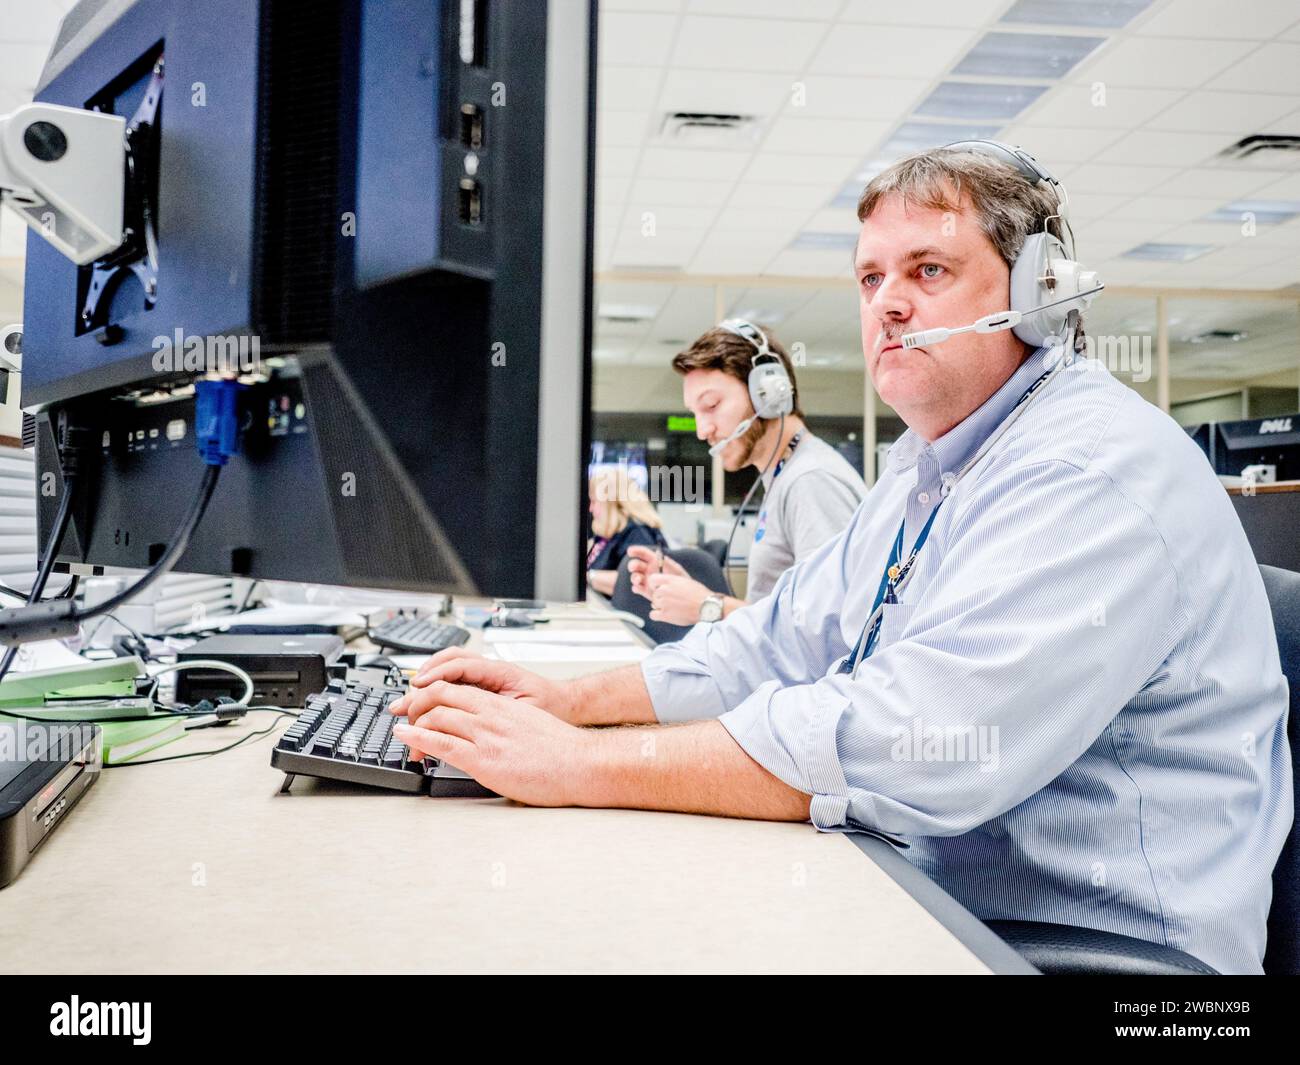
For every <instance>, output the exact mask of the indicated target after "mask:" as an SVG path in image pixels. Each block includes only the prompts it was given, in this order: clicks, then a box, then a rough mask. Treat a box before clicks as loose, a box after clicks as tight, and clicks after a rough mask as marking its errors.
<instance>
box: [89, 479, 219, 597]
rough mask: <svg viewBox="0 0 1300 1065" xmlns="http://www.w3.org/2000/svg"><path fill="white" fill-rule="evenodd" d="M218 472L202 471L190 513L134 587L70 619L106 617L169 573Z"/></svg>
mask: <svg viewBox="0 0 1300 1065" xmlns="http://www.w3.org/2000/svg"><path fill="white" fill-rule="evenodd" d="M221 469H222V468H221V467H220V466H218V465H215V464H212V465H209V466H208V467H207V469H206V470H205V471H204V473H203V481H202V483H201V484H200V485H199V494H198V495H197V496H196V497H195V499H194V502H193V504H191V506H190V511H189V513H188V514H186V515H185V520H184V521H183V522H181V526H180V528H179V529H177V530H176V535H175V537H174V538H173V539H172V542H171V544H170V545H169V546H168V548H167V550H166V551H164V552H163V555H162V558H160V559H159V560H158V561H157V562H155V563H154V564H153V566H152V567H151V568H150V569H149V571H148V572H147V573H145V575H144V576H143V577H141V578H140V579H139V580H138V581H136V582H135V584H133V585H131V586H130V587H129V588H124V589H122V591H120V592H118V593H117V595H115V596H112V597H111V598H108V599H105V600H104V601H103V602H102V603H97V604H96V605H95V606H93V607H89V608H87V609H85V610H79V611H77V612H76V613H75V614H74V615H73V620H75V621H88V620H89V619H90V618H94V617H99V616H100V615H101V614H108V613H110V612H112V611H114V610H116V609H117V608H118V607H120V606H122V605H123V604H124V603H127V602H129V601H130V600H131V599H133V598H134V597H135V596H137V595H139V594H140V593H141V592H142V591H144V590H145V589H146V588H148V587H149V585H151V584H153V583H154V581H156V580H158V578H159V577H162V576H164V575H165V574H167V573H168V572H170V570H171V568H172V567H173V566H175V565H176V563H177V561H178V560H179V559H180V557H181V555H183V554H184V553H185V549H186V548H187V547H188V546H189V544H190V537H191V536H193V535H194V530H195V529H196V528H198V524H199V522H200V521H202V520H203V512H204V511H205V510H207V509H208V503H209V502H210V501H211V499H212V493H213V491H214V490H215V489H216V487H217V478H218V477H220V476H221Z"/></svg>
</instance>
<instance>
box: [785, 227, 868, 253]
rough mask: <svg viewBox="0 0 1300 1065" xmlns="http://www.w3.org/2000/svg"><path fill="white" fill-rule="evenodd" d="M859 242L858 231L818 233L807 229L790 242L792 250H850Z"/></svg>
mask: <svg viewBox="0 0 1300 1065" xmlns="http://www.w3.org/2000/svg"><path fill="white" fill-rule="evenodd" d="M857 243H858V236H857V234H856V233H818V232H815V231H813V230H806V231H805V232H803V233H800V234H799V235H798V236H797V237H795V238H794V240H792V241H791V242H790V250H791V251H838V250H840V249H844V250H846V251H847V250H848V249H850V248H853V247H855V246H856V245H857Z"/></svg>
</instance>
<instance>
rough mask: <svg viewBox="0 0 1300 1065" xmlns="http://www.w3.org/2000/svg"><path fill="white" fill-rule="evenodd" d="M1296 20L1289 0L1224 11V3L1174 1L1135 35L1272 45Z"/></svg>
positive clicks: (1214, 0)
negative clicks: (1263, 42)
mask: <svg viewBox="0 0 1300 1065" xmlns="http://www.w3.org/2000/svg"><path fill="white" fill-rule="evenodd" d="M1295 19H1296V10H1295V7H1294V5H1292V4H1291V3H1289V2H1288V0H1255V2H1253V3H1246V4H1234V5H1233V6H1232V8H1231V9H1230V11H1229V9H1227V8H1225V7H1224V4H1223V0H1170V2H1169V3H1167V4H1166V5H1165V6H1164V7H1162V8H1161V9H1160V10H1159V11H1156V12H1155V13H1154V14H1153V15H1151V17H1150V18H1148V19H1145V20H1143V22H1142V24H1141V25H1140V26H1139V27H1138V28H1137V29H1136V30H1135V31H1134V32H1135V33H1136V34H1137V35H1138V36H1141V37H1146V36H1157V37H1158V36H1169V37H1204V38H1207V39H1209V40H1237V39H1240V40H1251V41H1271V40H1272V39H1273V38H1274V37H1276V36H1277V35H1278V33H1279V32H1280V31H1281V30H1284V29H1286V28H1287V27H1288V26H1289V25H1291V23H1292V22H1294V21H1295Z"/></svg>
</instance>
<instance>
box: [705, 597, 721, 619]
mask: <svg viewBox="0 0 1300 1065" xmlns="http://www.w3.org/2000/svg"><path fill="white" fill-rule="evenodd" d="M700 620H701V621H721V620H722V596H720V595H711V596H709V597H708V598H707V599H705V600H704V602H702V603H701V604H700Z"/></svg>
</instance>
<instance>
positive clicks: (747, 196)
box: [730, 165, 843, 208]
mask: <svg viewBox="0 0 1300 1065" xmlns="http://www.w3.org/2000/svg"><path fill="white" fill-rule="evenodd" d="M760 169H761V168H760V167H759V166H757V165H756V166H755V167H753V168H751V169H750V171H749V172H748V173H747V174H746V175H745V179H744V180H743V181H741V182H740V184H738V185H737V186H736V187H735V191H734V192H733V193H732V194H731V200H730V202H731V204H732V205H733V206H735V207H789V206H790V205H791V204H795V203H798V204H803V203H807V204H808V205H809V207H810V208H812V207H816V206H817V205H819V204H822V203H825V202H826V200H827V199H829V198H830V196H832V195H833V194H834V192H835V190H836V189H838V188H839V187H840V185H841V184H842V183H843V179H842V178H841V177H838V176H836V175H833V174H832V175H827V176H826V177H825V178H824V180H823V181H821V182H820V183H809V184H800V185H791V184H789V183H788V182H781V183H778V182H774V181H759V180H755V178H754V174H755V172H756V171H757V170H760ZM762 176H766V172H765V170H764V171H763V174H762Z"/></svg>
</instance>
